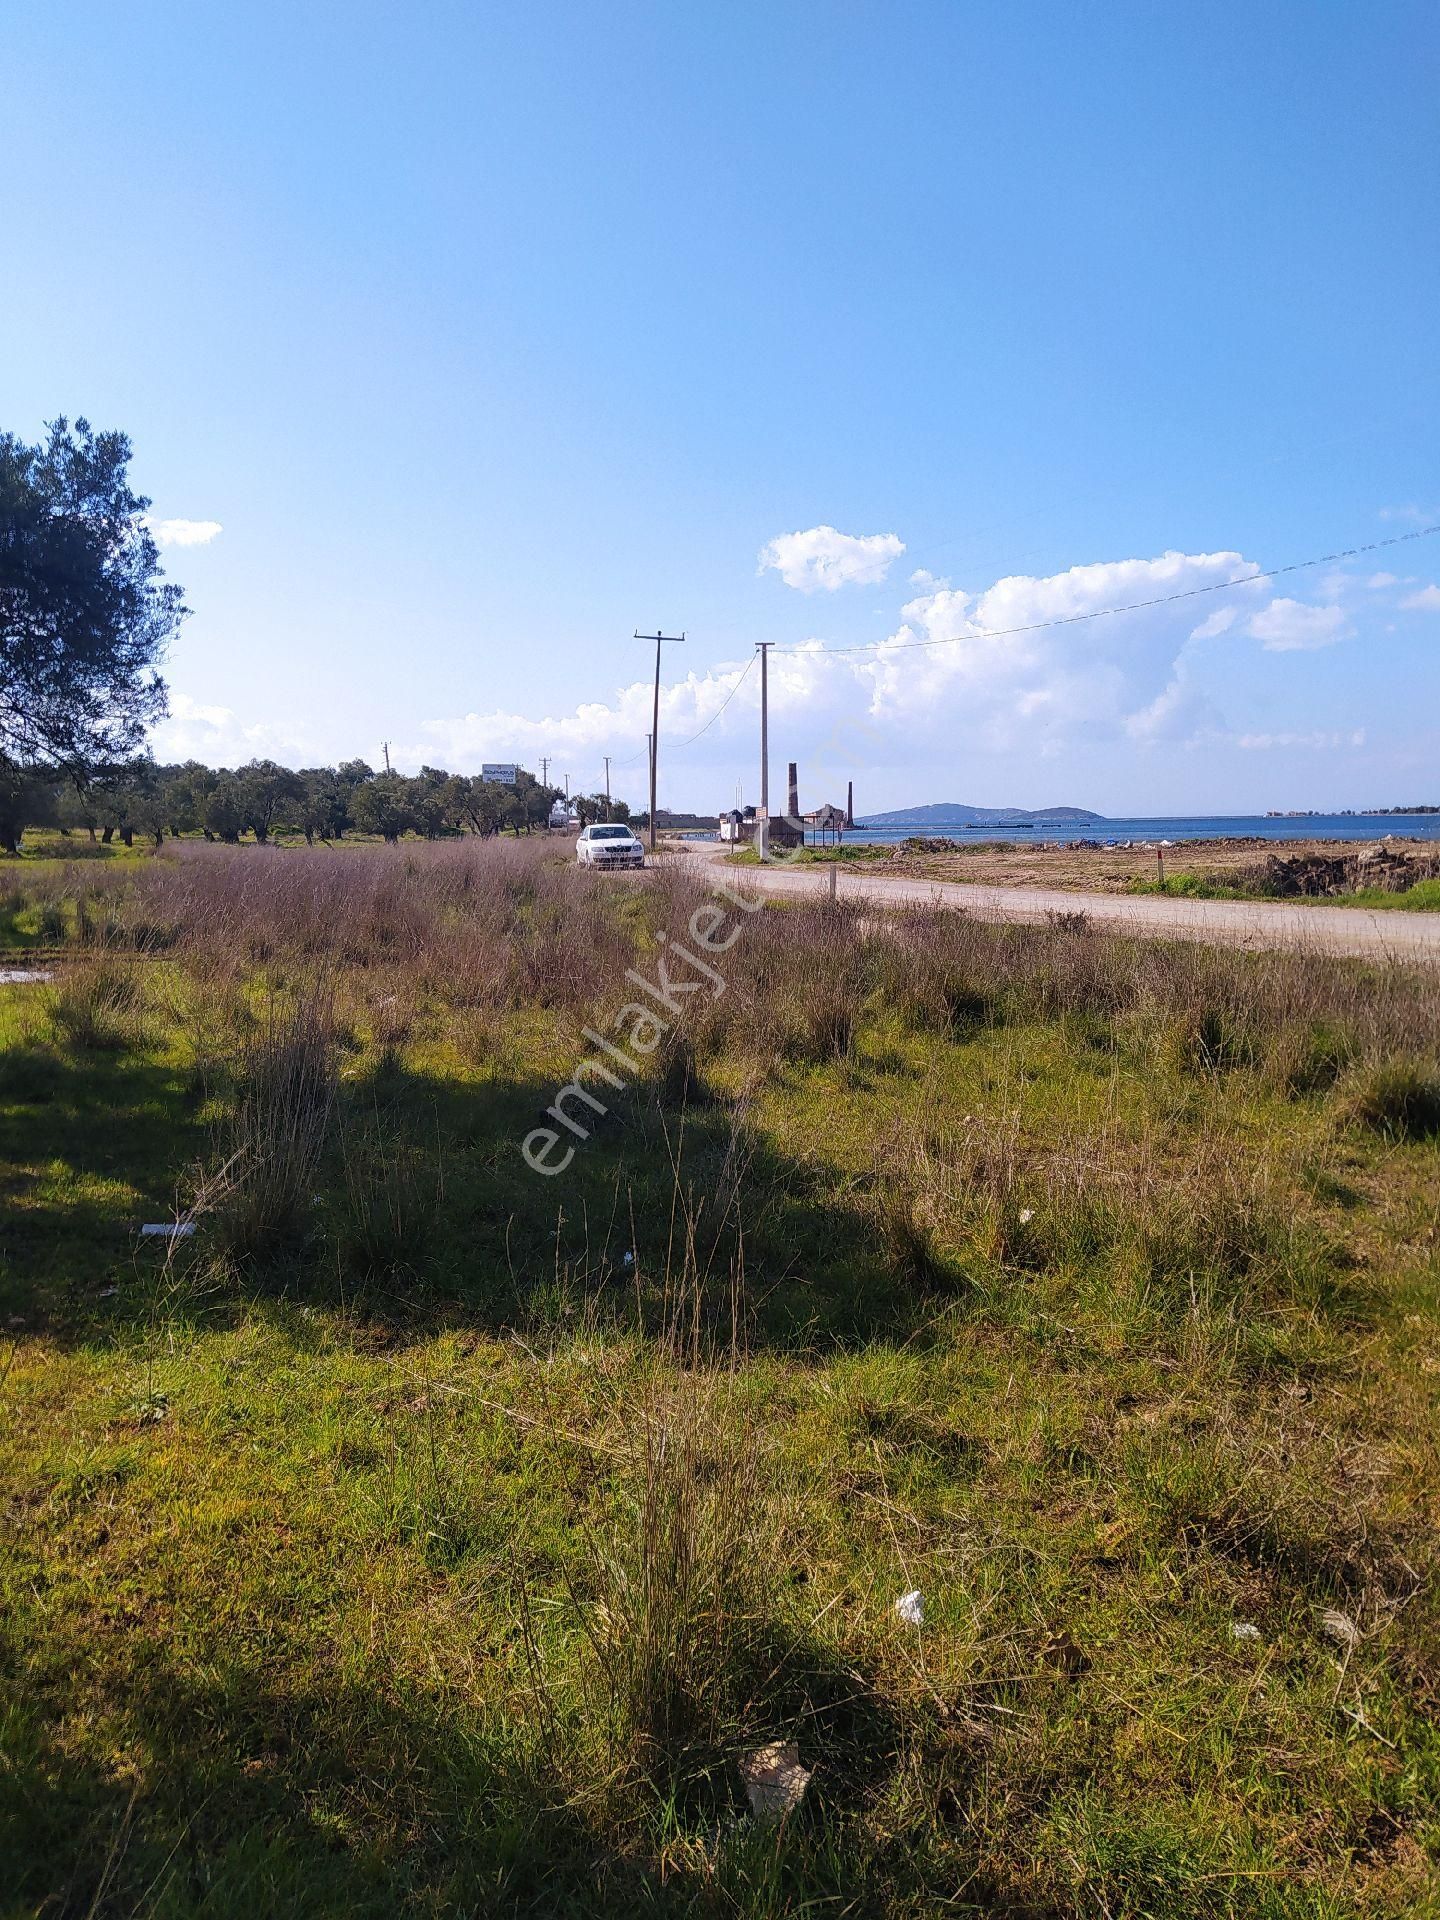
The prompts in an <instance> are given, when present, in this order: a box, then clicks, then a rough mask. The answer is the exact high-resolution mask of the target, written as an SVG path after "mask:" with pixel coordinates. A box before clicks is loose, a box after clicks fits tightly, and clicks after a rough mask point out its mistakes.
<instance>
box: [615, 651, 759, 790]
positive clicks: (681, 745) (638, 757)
mask: <svg viewBox="0 0 1440 1920" xmlns="http://www.w3.org/2000/svg"><path fill="white" fill-rule="evenodd" d="M755 658H756V656H755V655H754V654H751V656H750V658H749V660H748V661H747V662H746V664H745V665H744V666H743V667H742V668H741V670H740V678H739V679H738V680H737V681H736V682H735V684H734V686H733V687H731V689H730V691H729V693H727V694H726V696H725V698H724V699H723V700H722V701H721V702H720V704H719V706H718V707H717V708H716V709H715V711H714V713H712V714H711V716H710V718H709V719H708V720H707V721H706V722H705V724H704V726H703V727H701V729H700V732H699V733H692V734H691V735H690V738H689V739H688V740H681V741H679V742H677V744H676V745H675V746H673V747H668V748H667V749H666V752H667V754H668V753H683V752H684V750H685V748H686V747H693V746H694V744H695V742H696V741H697V740H698V739H699V738H700V735H701V734H704V733H708V732H709V731H710V729H711V727H713V726H714V724H715V722H716V721H717V720H718V719H719V718H720V716H721V714H722V713H724V711H725V709H726V707H728V706H729V704H730V702H731V701H732V700H733V699H734V698H735V696H736V694H737V693H738V692H739V691H740V688H741V685H742V683H743V682H744V679H745V676H746V674H747V673H749V671H750V669H751V667H753V666H754V664H755ZM648 757H649V756H648V755H646V754H643V753H637V754H633V755H632V756H631V757H630V759H628V760H612V761H611V763H610V764H611V765H612V766H614V767H638V766H639V764H640V762H641V761H642V760H645V759H647V758H648Z"/></svg>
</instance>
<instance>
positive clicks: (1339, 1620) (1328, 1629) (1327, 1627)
mask: <svg viewBox="0 0 1440 1920" xmlns="http://www.w3.org/2000/svg"><path fill="white" fill-rule="evenodd" d="M1320 1631H1321V1632H1322V1633H1323V1634H1324V1636H1325V1638H1326V1639H1327V1640H1333V1641H1334V1642H1335V1644H1336V1646H1339V1647H1353V1646H1354V1645H1355V1643H1356V1641H1357V1640H1358V1639H1359V1638H1360V1629H1359V1628H1358V1627H1357V1626H1356V1624H1355V1622H1354V1621H1353V1620H1352V1619H1351V1618H1350V1616H1349V1614H1348V1613H1341V1612H1340V1611H1339V1610H1338V1608H1335V1607H1327V1608H1326V1609H1325V1611H1324V1613H1322V1614H1321V1616H1320Z"/></svg>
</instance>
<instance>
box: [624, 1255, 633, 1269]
mask: <svg viewBox="0 0 1440 1920" xmlns="http://www.w3.org/2000/svg"><path fill="white" fill-rule="evenodd" d="M625 1264H626V1266H627V1267H633V1266H634V1264H635V1256H634V1254H633V1253H627V1254H626V1256H625Z"/></svg>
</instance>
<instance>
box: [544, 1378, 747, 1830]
mask: <svg viewBox="0 0 1440 1920" xmlns="http://www.w3.org/2000/svg"><path fill="white" fill-rule="evenodd" d="M736 1401H737V1389H736V1385H735V1381H734V1379H733V1378H732V1377H731V1376H729V1375H728V1374H726V1373H724V1372H721V1371H710V1372H703V1373H700V1374H695V1373H681V1372H675V1371H670V1370H667V1369H666V1368H665V1367H664V1365H663V1363H661V1362H659V1361H656V1362H655V1363H654V1365H653V1366H652V1368H651V1369H650V1371H649V1374H648V1377H647V1379H646V1380H645V1382H644V1385H643V1387H642V1389H641V1391H640V1392H639V1393H638V1394H637V1395H636V1396H635V1397H634V1398H633V1400H632V1401H631V1403H630V1405H629V1407H628V1409H627V1411H626V1414H625V1417H624V1420H623V1425H622V1428H621V1432H620V1435H619V1441H618V1447H617V1449H616V1454H615V1456H614V1457H615V1460H616V1466H615V1473H614V1479H613V1483H612V1490H611V1498H610V1500H609V1501H608V1503H607V1504H606V1506H605V1508H604V1510H603V1511H602V1512H601V1513H600V1514H599V1515H598V1516H597V1517H594V1518H592V1519H591V1520H590V1521H588V1522H587V1523H586V1524H585V1526H584V1528H583V1530H582V1536H581V1538H582V1572H581V1574H580V1576H579V1578H578V1579H577V1580H576V1581H575V1582H574V1583H573V1585H572V1591H571V1599H572V1602H573V1606H574V1615H575V1619H576V1621H577V1623H578V1625H579V1627H580V1630H581V1635H582V1649H581V1650H582V1656H583V1657H582V1660H581V1666H580V1672H579V1676H578V1690H579V1694H580V1705H581V1709H582V1711H581V1715H580V1724H581V1726H582V1727H583V1728H585V1729H587V1730H588V1738H589V1739H591V1740H592V1741H593V1740H596V1739H597V1738H598V1740H599V1742H600V1745H601V1749H602V1751H601V1752H600V1753H599V1754H594V1753H592V1754H590V1755H589V1756H578V1757H580V1758H581V1759H582V1764H583V1763H584V1762H585V1761H586V1760H587V1759H588V1763H589V1765H590V1766H593V1765H594V1764H595V1762H596V1761H597V1760H598V1761H599V1762H600V1764H601V1767H602V1769H603V1775H604V1777H605V1778H607V1779H609V1780H610V1781H612V1782H613V1783H614V1784H615V1785H616V1786H617V1787H621V1788H624V1787H632V1788H633V1786H634V1785H635V1784H636V1783H639V1782H644V1783H646V1784H648V1785H649V1786H651V1787H652V1788H653V1789H654V1790H656V1791H657V1792H659V1793H660V1794H661V1795H662V1796H663V1797H665V1798H667V1799H668V1798H671V1797H674V1798H678V1799H684V1800H689V1801H693V1800H694V1798H695V1796H696V1795H697V1794H701V1795H706V1796H708V1795H716V1794H723V1793H724V1792H725V1791H726V1788H727V1782H728V1778H729V1774H730V1770H731V1768H732V1767H733V1762H734V1759H735V1756H736V1754H737V1753H738V1751H739V1749H740V1747H741V1745H742V1744H743V1743H744V1741H745V1740H746V1739H747V1738H749V1737H751V1736H752V1735H754V1734H755V1733H756V1731H757V1729H760V1730H763V1731H764V1732H766V1734H767V1735H768V1737H772V1738H773V1737H774V1736H775V1734H776V1733H777V1732H781V1731H784V1729H771V1728H768V1727H763V1726H762V1723H761V1722H760V1721H759V1720H757V1718H756V1716H757V1715H758V1714H759V1713H761V1712H763V1706H762V1703H761V1699H760V1698H759V1695H760V1694H762V1693H763V1682H764V1677H765V1675H764V1662H763V1660H762V1649H763V1648H765V1647H766V1646H768V1645H771V1644H773V1640H772V1622H773V1619H774V1614H775V1606H776V1599H777V1593H776V1578H777V1574H776V1568H777V1561H778V1545H777V1520H776V1502H775V1498H774V1490H773V1488H772V1486H771V1485H770V1484H769V1480H768V1475H767V1470H766V1465H765V1458H764V1451H763V1446H762V1441H761V1438H760V1434H759V1431H758V1429H757V1425H756V1422H755V1419H754V1416H753V1410H751V1409H747V1408H742V1407H740V1406H739V1405H737V1404H736Z"/></svg>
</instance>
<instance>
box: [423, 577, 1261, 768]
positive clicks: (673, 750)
mask: <svg viewBox="0 0 1440 1920" xmlns="http://www.w3.org/2000/svg"><path fill="white" fill-rule="evenodd" d="M1257 579H1258V569H1257V568H1256V567H1255V566H1254V565H1253V563H1252V562H1250V561H1248V560H1246V559H1245V558H1244V557H1243V556H1242V555H1241V554H1238V553H1201V554H1184V553H1167V554H1162V555H1160V556H1159V557H1158V558H1156V559H1150V560H1118V561H1110V562H1105V563H1102V564H1099V565H1095V566H1084V567H1073V568H1071V569H1070V570H1069V571H1068V572H1067V573H1060V574H1054V575H1051V576H1049V577H1034V576H1030V575H1013V576H1011V577H1010V578H1007V579H1004V580H999V581H996V582H995V583H994V584H993V585H992V586H990V587H988V588H987V589H985V590H984V591H982V592H980V593H976V594H971V593H967V592H964V591H963V590H961V589H958V588H951V587H937V588H935V589H934V590H933V591H930V592H927V593H923V594H921V595H919V596H918V597H916V598H914V599H912V600H910V601H909V602H908V603H907V604H906V605H905V607H904V608H903V609H902V613H901V623H900V624H899V626H898V627H897V628H896V630H895V631H894V632H893V633H892V634H891V635H890V637H889V639H887V640H886V641H884V642H882V644H881V645H880V646H879V647H877V648H874V649H870V650H862V651H855V652H830V651H827V650H826V648H825V647H824V646H823V645H822V643H821V642H820V641H819V640H811V641H807V642H806V643H804V644H803V645H801V646H798V647H787V648H779V647H777V648H776V649H775V651H774V652H773V653H772V654H771V655H770V669H769V683H770V741H771V752H772V756H773V763H774V766H775V768H779V767H781V766H782V765H783V762H784V761H785V760H790V759H793V760H798V761H799V762H800V765H801V780H802V788H803V797H804V798H805V800H806V804H807V805H809V804H813V803H814V802H815V801H817V800H819V799H824V798H829V799H836V798H839V799H843V798H844V784H845V779H846V778H847V777H849V776H850V775H852V774H853V775H857V776H858V775H860V774H863V773H864V772H866V771H867V770H869V769H870V768H874V767H882V766H889V767H894V768H898V769H900V770H901V771H904V770H907V769H909V770H913V769H914V768H916V767H918V766H921V765H930V766H948V765H951V764H953V763H954V761H955V759H956V756H957V755H965V754H971V755H984V754H1001V755H1005V756H1010V755H1015V756H1017V757H1018V760H1017V764H1025V763H1026V756H1028V757H1029V758H1030V759H1035V758H1039V757H1044V756H1047V755H1053V754H1055V753H1057V752H1059V751H1060V750H1062V749H1063V748H1065V747H1067V746H1070V745H1074V744H1076V743H1078V742H1085V743H1091V744H1099V743H1107V742H1108V743H1114V744H1116V745H1124V744H1126V743H1135V744H1137V745H1148V744H1150V743H1159V742H1174V741H1190V740H1194V739H1196V738H1197V737H1200V736H1202V735H1209V734H1212V733H1214V732H1215V731H1216V730H1217V729H1218V728H1220V727H1221V726H1222V725H1223V721H1222V718H1221V716H1220V715H1219V714H1218V713H1217V712H1216V711H1215V709H1214V707H1213V706H1212V704H1211V702H1210V700H1209V699H1208V698H1207V696H1206V694H1205V693H1204V690H1203V688H1202V687H1201V686H1200V685H1198V684H1197V682H1196V680H1195V678H1194V677H1192V674H1191V672H1190V664H1191V660H1192V657H1193V656H1194V655H1195V653H1196V652H1197V650H1198V649H1200V648H1202V647H1203V645H1204V643H1205V639H1206V638H1207V637H1208V636H1209V635H1210V634H1213V633H1216V632H1219V631H1221V630H1222V629H1223V627H1224V626H1225V625H1227V624H1228V623H1227V622H1224V621H1221V620H1219V619H1216V618H1214V616H1215V615H1216V614H1219V613H1222V612H1224V611H1228V610H1229V609H1227V608H1224V607H1219V606H1214V605H1212V608H1211V615H1210V617H1208V618H1207V619H1206V620H1204V621H1202V622H1201V624H1200V626H1199V627H1198V628H1197V626H1196V604H1195V602H1194V600H1193V599H1183V598H1182V599H1180V600H1178V601H1174V602H1168V601H1165V596H1168V595H1175V594H1180V595H1184V594H1190V593H1193V591H1194V590H1195V589H1197V588H1200V589H1204V590H1207V591H1208V590H1210V589H1212V588H1213V589H1217V590H1218V591H1217V595H1216V597H1217V599H1218V598H1220V597H1221V596H1222V594H1223V597H1224V598H1225V599H1227V600H1231V601H1235V600H1238V601H1239V602H1240V606H1241V609H1242V610H1243V611H1244V612H1248V611H1249V607H1250V605H1251V604H1252V603H1253V601H1254V599H1255V597H1256V595H1257V594H1263V592H1264V588H1263V587H1260V586H1257V584H1256V583H1257ZM1147 600H1161V601H1165V603H1164V604H1161V605H1156V606H1139V607H1136V608H1135V610H1134V611H1131V612H1121V613H1112V612H1110V611H1109V610H1110V609H1113V608H1117V607H1126V606H1130V605H1131V603H1134V602H1143V601H1147ZM1202 604H1203V603H1202ZM1101 615H1103V617H1092V616H1101ZM1237 617H1242V616H1237ZM1056 621H1060V622H1064V623H1066V624H1061V625H1047V624H1044V623H1047V622H1056ZM1017 628H1018V629H1026V630H1025V631H1020V632H1016V631H1013V630H1014V629H1017ZM1197 633H1198V634H1199V636H1200V637H1199V638H1198V639H1197V638H1196V635H1197ZM749 665H750V663H749V662H747V661H744V660H740V661H737V662H733V663H726V664H722V665H717V666H716V667H713V668H711V669H709V670H708V671H705V672H699V671H692V672H691V673H689V674H688V675H687V676H686V678H685V679H684V680H680V681H677V682H675V683H673V684H672V685H670V686H668V687H663V688H662V689H661V697H660V791H661V799H662V804H668V797H667V796H669V795H674V796H675V797H676V798H677V799H679V798H681V797H683V796H684V795H685V794H688V795H690V796H691V797H692V799H693V798H694V797H695V796H696V795H697V794H703V793H704V792H705V791H706V787H707V785H712V786H714V787H716V788H718V789H720V790H719V791H718V792H717V793H716V795H715V798H716V801H717V804H718V802H719V801H720V800H724V801H726V802H727V803H728V801H729V799H730V798H731V796H732V794H733V783H734V780H735V778H736V775H737V774H739V775H740V776H741V777H742V778H743V779H744V781H745V782H746V796H747V798H749V799H752V800H753V799H755V798H756V791H755V787H756V780H755V771H756V760H757V751H756V750H757V747H758V741H757V739H756V735H757V733H758V726H757V713H756V708H757V703H758V699H759V691H760V688H759V680H760V676H759V674H758V673H757V672H754V671H753V670H752V671H748V672H747V667H749ZM742 675H743V676H744V678H743V681H742ZM650 702H651V686H650V683H649V682H648V681H645V680H637V681H635V682H634V683H632V684H631V685H629V686H627V687H623V688H621V689H619V690H618V691H617V692H616V693H615V694H614V695H613V696H612V697H611V698H610V699H608V700H603V701H595V702H591V703H587V704H586V705H583V706H577V707H575V708H573V709H571V710H570V711H568V712H559V713H555V714H552V715H550V716H547V717H538V716H531V715H525V714H521V713H516V712H514V711H510V710H496V711H492V712H484V713H469V714H465V715H462V716H457V717H454V718H450V719H437V720H435V721H433V722H431V723H430V724H429V725H428V726H427V727H426V728H425V729H424V730H423V732H424V736H425V737H424V738H423V739H422V740H421V741H419V742H417V743H415V744H413V745H410V746H406V747H405V748H403V749H402V755H401V757H402V759H403V760H404V763H405V764H410V763H411V762H414V763H416V764H418V762H419V761H421V760H430V761H432V762H437V763H439V764H441V765H445V766H454V767H459V768H462V769H465V770H467V771H468V770H470V769H472V768H473V767H475V766H477V765H478V764H479V762H480V761H481V760H482V759H485V760H490V759H501V760H505V759H517V758H518V759H520V760H522V761H524V762H525V763H526V764H528V765H530V766H534V765H536V764H537V762H538V759H539V756H540V755H541V754H546V755H548V756H549V758H550V763H551V768H552V771H555V770H557V769H558V771H559V772H561V773H565V772H569V773H570V774H571V775H572V776H573V778H574V780H575V782H577V783H578V784H579V785H581V786H583V787H586V788H588V787H591V786H593V784H594V783H595V779H596V776H597V773H598V771H599V768H600V756H601V755H602V754H606V753H608V754H610V755H611V756H612V761H613V770H614V773H615V780H616V791H617V792H622V791H624V792H629V793H632V794H635V793H638V792H640V790H641V789H642V787H643V784H644V777H645V761H644V755H645V734H646V732H647V731H648V730H649V726H650ZM727 703H728V704H727ZM722 705H723V706H724V711H723V712H721V708H722ZM717 715H718V718H717V717H716V716H717ZM709 722H713V724H710V725H707V723H709ZM702 728H705V732H704V733H703V735H701V737H700V738H699V739H696V740H693V741H692V740H691V736H692V735H695V734H699V733H700V730H701V729H702ZM627 783H628V784H627Z"/></svg>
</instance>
